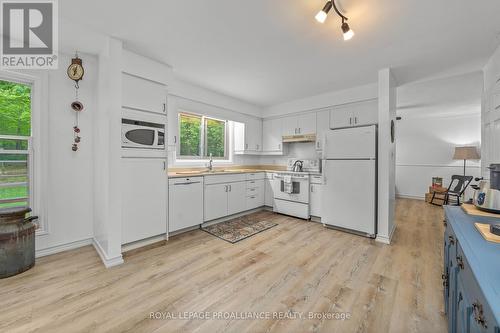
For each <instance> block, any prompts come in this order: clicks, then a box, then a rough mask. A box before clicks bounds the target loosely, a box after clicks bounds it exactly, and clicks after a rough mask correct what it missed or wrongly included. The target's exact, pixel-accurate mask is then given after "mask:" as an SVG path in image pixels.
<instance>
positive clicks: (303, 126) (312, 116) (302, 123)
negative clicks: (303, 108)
mask: <svg viewBox="0 0 500 333" xmlns="http://www.w3.org/2000/svg"><path fill="white" fill-rule="evenodd" d="M297 131H298V134H315V133H316V113H315V112H308V113H304V114H301V115H298V116H297Z"/></svg>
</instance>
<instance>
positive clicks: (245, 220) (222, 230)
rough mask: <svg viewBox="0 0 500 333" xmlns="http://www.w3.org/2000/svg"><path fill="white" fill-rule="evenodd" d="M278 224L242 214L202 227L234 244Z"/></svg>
mask: <svg viewBox="0 0 500 333" xmlns="http://www.w3.org/2000/svg"><path fill="white" fill-rule="evenodd" d="M277 225H278V224H277V223H274V222H269V221H265V220H264V221H261V220H259V219H258V217H257V216H242V217H238V218H236V219H233V220H229V221H226V222H221V223H217V224H213V225H209V226H206V227H203V228H202V229H203V230H204V231H206V232H208V233H209V234H211V235H214V236H215V237H218V238H220V239H223V240H225V241H227V242H229V243H232V244H234V243H236V242H239V241H240V240H243V239H245V238H248V237H250V236H253V235H255V234H258V233H259V232H262V231H265V230H268V229H270V228H272V227H274V226H277Z"/></svg>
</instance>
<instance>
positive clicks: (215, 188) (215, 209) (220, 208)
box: [203, 184, 229, 221]
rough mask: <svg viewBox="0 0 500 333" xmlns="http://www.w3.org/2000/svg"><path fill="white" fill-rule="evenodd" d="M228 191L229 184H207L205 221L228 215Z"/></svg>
mask: <svg viewBox="0 0 500 333" xmlns="http://www.w3.org/2000/svg"><path fill="white" fill-rule="evenodd" d="M228 191H229V187H228V184H211V185H205V193H204V217H203V220H204V221H210V220H214V219H218V218H221V217H224V216H227V215H228V214H227V208H228V200H227V193H228Z"/></svg>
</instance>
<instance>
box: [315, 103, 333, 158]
mask: <svg viewBox="0 0 500 333" xmlns="http://www.w3.org/2000/svg"><path fill="white" fill-rule="evenodd" d="M329 130H330V110H323V111H319V112H318V113H316V150H322V149H323V135H324V134H325V133H326V132H327V131H329Z"/></svg>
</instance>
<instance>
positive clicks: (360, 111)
mask: <svg viewBox="0 0 500 333" xmlns="http://www.w3.org/2000/svg"><path fill="white" fill-rule="evenodd" d="M352 116H353V123H354V124H353V126H365V125H373V124H377V123H378V100H370V101H363V102H359V103H353V104H352Z"/></svg>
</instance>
